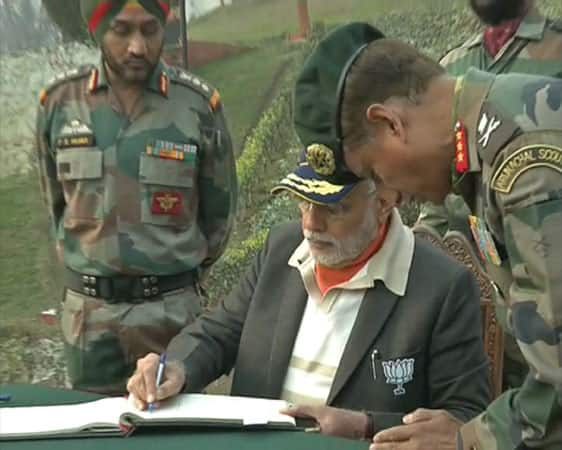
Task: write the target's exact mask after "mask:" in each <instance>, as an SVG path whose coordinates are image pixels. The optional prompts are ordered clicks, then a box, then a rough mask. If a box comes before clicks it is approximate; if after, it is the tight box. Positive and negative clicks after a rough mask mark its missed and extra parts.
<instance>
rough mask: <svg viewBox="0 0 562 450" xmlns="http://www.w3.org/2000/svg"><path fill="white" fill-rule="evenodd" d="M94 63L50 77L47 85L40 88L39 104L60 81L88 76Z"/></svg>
mask: <svg viewBox="0 0 562 450" xmlns="http://www.w3.org/2000/svg"><path fill="white" fill-rule="evenodd" d="M94 68H95V66H94V65H91V64H89V65H85V66H80V67H78V68H76V69H71V70H67V71H65V72H62V73H59V74H58V75H56V76H55V77H53V78H51V79H50V80H49V81H48V82H47V87H45V88H44V89H42V90H41V94H39V101H40V102H41V105H44V104H45V102H46V101H47V98H48V96H49V92H50V91H52V90H53V89H55V88H56V87H57V86H60V85H61V84H62V83H64V82H66V81H69V80H76V79H78V78H83V77H85V76H89V75H90V74H91V72H92V69H94Z"/></svg>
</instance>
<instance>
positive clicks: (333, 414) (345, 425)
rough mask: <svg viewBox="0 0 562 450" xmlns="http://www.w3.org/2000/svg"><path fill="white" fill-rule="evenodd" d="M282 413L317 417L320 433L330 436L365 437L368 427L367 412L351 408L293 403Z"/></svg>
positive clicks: (293, 415)
mask: <svg viewBox="0 0 562 450" xmlns="http://www.w3.org/2000/svg"><path fill="white" fill-rule="evenodd" d="M281 413H283V414H287V415H289V416H292V417H300V418H312V419H315V420H316V422H317V423H318V425H319V428H320V429H319V431H320V433H322V434H326V435H329V436H339V437H344V438H348V439H364V437H365V432H366V429H367V421H368V419H367V416H366V414H364V413H362V412H359V411H352V410H349V409H341V408H334V407H331V406H323V405H319V406H312V405H291V406H290V407H289V408H286V409H283V410H281Z"/></svg>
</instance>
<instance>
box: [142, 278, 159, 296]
mask: <svg viewBox="0 0 562 450" xmlns="http://www.w3.org/2000/svg"><path fill="white" fill-rule="evenodd" d="M140 281H141V285H142V286H143V290H142V293H143V296H144V298H146V299H148V298H151V297H155V296H156V295H158V294H159V293H160V287H159V279H158V277H157V276H156V275H145V276H143V277H141V278H140Z"/></svg>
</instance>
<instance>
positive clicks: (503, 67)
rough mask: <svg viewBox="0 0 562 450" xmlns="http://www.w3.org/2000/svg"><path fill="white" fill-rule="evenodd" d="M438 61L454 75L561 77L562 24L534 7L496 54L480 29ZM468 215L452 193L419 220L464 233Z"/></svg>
mask: <svg viewBox="0 0 562 450" xmlns="http://www.w3.org/2000/svg"><path fill="white" fill-rule="evenodd" d="M441 64H442V65H443V66H445V68H446V69H447V71H448V72H449V73H450V74H452V75H455V76H458V75H464V74H465V73H466V71H467V70H468V69H469V68H471V67H476V68H477V69H480V70H485V71H487V72H491V73H495V74H499V73H511V72H518V73H530V74H538V75H547V76H551V77H557V78H562V25H561V24H559V23H552V22H550V21H548V20H547V19H546V18H544V17H543V16H542V15H541V14H540V13H539V12H538V11H537V10H536V9H533V10H531V11H530V12H529V14H527V16H525V18H524V19H523V21H522V22H521V24H520V25H519V28H518V29H517V31H516V32H515V35H514V36H513V38H512V39H511V40H510V41H509V42H508V43H507V44H506V45H505V46H504V47H503V49H502V50H501V51H500V52H499V53H498V54H497V55H496V56H495V57H492V56H491V55H490V54H489V53H488V52H487V51H486V48H485V47H484V36H483V34H482V33H481V32H479V33H478V34H477V35H475V36H474V37H472V38H471V39H469V40H468V41H467V42H465V43H464V44H462V45H461V46H460V47H457V48H455V49H453V50H451V51H450V52H449V53H447V54H446V55H445V56H444V57H443V58H442V59H441ZM468 214H470V211H469V210H468V208H467V207H466V205H465V203H464V202H463V201H462V198H459V197H458V196H456V195H454V194H451V195H449V196H448V197H447V200H446V202H445V204H444V205H435V204H433V203H425V204H423V205H422V206H421V211H420V217H419V219H418V223H419V224H423V225H429V226H430V227H432V228H434V229H436V230H437V231H438V232H439V233H440V234H442V235H444V234H445V233H446V231H447V230H448V229H449V228H451V229H456V230H460V231H463V232H466V227H467V225H466V223H467V219H466V217H467V215H468Z"/></svg>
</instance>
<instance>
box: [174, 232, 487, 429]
mask: <svg viewBox="0 0 562 450" xmlns="http://www.w3.org/2000/svg"><path fill="white" fill-rule="evenodd" d="M302 239H303V236H302V232H301V228H300V225H299V224H295V223H291V224H286V225H282V226H280V227H278V228H276V229H274V230H273V231H272V232H271V233H270V236H269V238H268V241H267V243H266V244H265V246H264V248H263V249H262V251H261V252H260V253H259V254H258V255H257V257H256V258H255V261H254V263H253V264H252V266H251V267H250V268H249V269H248V270H247V272H246V274H245V275H244V276H243V277H242V279H241V280H240V283H239V285H238V286H237V287H236V288H235V289H234V290H233V291H232V293H231V294H230V295H229V296H228V297H227V298H226V299H225V300H224V301H223V302H222V303H221V304H220V305H219V306H217V308H216V309H215V310H213V311H212V312H209V313H207V314H205V315H203V316H201V317H200V318H199V319H198V320H197V321H195V322H194V323H193V324H192V325H190V326H188V327H186V328H185V329H184V330H183V331H182V332H181V333H180V334H179V335H178V336H176V337H175V338H174V339H173V340H172V342H171V343H170V345H169V348H168V356H169V357H170V358H174V359H180V360H184V363H185V367H186V374H187V390H189V391H199V390H201V389H203V388H204V387H205V386H206V385H207V384H208V383H210V382H211V381H213V380H215V379H216V378H218V377H220V376H221V375H223V374H226V373H229V371H230V370H231V369H232V368H233V367H234V368H235V371H234V379H233V384H232V391H231V394H232V395H243V396H256V397H267V398H279V395H280V394H281V390H282V386H283V382H284V379H285V375H286V372H287V368H288V365H289V360H290V358H291V355H292V350H293V344H294V342H295V338H296V335H297V332H298V329H299V325H300V321H301V319H302V315H303V312H304V307H305V304H306V300H307V297H308V296H307V293H306V291H305V288H304V285H303V282H302V278H301V275H300V273H299V272H298V270H297V269H295V268H293V267H290V266H289V265H288V260H289V258H290V256H291V254H292V253H293V252H294V250H295V249H296V247H297V246H298V245H299V244H300V243H301V241H302ZM398 358H400V359H403V358H413V359H414V372H413V379H412V380H411V381H409V382H407V383H405V384H404V385H403V387H404V389H405V393H404V394H401V395H395V393H394V390H395V389H396V388H397V385H396V383H394V382H393V380H388V379H387V377H386V376H385V372H384V369H383V362H388V361H391V360H396V359H398ZM373 364H374V367H373ZM375 375H376V378H375ZM489 400H490V392H489V381H488V360H487V357H486V354H485V353H484V348H483V343H482V332H481V319H480V308H479V290H478V286H477V284H476V281H475V279H474V277H473V276H472V274H471V273H470V272H469V271H468V270H467V269H466V268H465V267H463V266H462V265H460V264H459V263H457V262H455V261H454V260H453V259H451V258H449V257H448V256H447V255H445V254H444V253H442V252H441V251H440V250H438V249H436V248H433V247H432V246H431V245H430V244H428V243H426V242H423V241H421V240H419V239H418V238H416V241H415V247H414V256H413V261H412V266H411V270H410V275H409V279H408V284H407V288H406V294H405V295H404V296H402V297H400V296H397V295H395V294H393V293H392V292H391V291H389V290H388V289H387V288H386V287H385V285H384V283H382V282H381V281H377V282H376V283H375V287H374V288H372V289H369V290H368V291H367V293H366V295H365V298H364V299H363V302H362V303H361V306H360V309H359V312H358V314H357V319H356V321H355V324H354V326H353V329H352V331H351V335H350V337H349V340H348V342H347V345H346V347H345V350H344V354H343V356H342V359H341V362H340V364H339V367H338V370H337V372H336V375H335V378H334V382H333V385H332V388H331V391H330V394H329V397H328V400H327V404H328V405H331V406H335V407H340V408H347V409H354V410H369V411H373V412H374V414H375V426H376V429H377V430H379V429H382V428H386V427H388V426H392V425H394V424H398V423H400V419H401V416H400V415H396V414H387V413H407V412H410V411H413V410H415V409H416V408H419V407H424V408H443V409H446V410H447V411H449V412H450V413H451V414H453V415H454V416H456V417H457V418H459V419H461V420H463V421H466V420H468V419H470V418H472V417H474V416H476V415H477V414H479V413H480V412H481V411H483V410H484V409H485V407H486V405H487V404H488V402H489Z"/></svg>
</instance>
